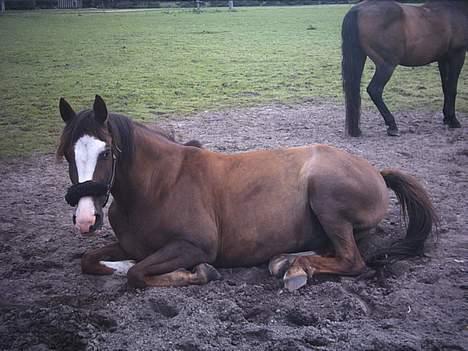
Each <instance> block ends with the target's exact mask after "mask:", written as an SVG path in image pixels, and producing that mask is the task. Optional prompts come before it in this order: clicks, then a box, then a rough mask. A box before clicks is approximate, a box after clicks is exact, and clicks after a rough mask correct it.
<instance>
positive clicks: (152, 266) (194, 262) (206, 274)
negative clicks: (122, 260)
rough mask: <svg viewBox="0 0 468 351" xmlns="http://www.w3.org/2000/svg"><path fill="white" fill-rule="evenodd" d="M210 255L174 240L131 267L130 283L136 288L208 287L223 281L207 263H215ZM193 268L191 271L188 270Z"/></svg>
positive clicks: (195, 247) (191, 245) (181, 241)
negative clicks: (215, 281) (216, 281)
mask: <svg viewBox="0 0 468 351" xmlns="http://www.w3.org/2000/svg"><path fill="white" fill-rule="evenodd" d="M211 256H213V255H209V254H207V253H206V252H205V251H204V250H202V249H201V248H199V247H197V246H195V245H193V244H191V243H189V242H187V241H183V240H180V241H173V242H171V243H169V244H167V245H166V246H164V247H162V248H161V249H159V250H158V251H156V252H155V253H154V254H152V255H150V256H148V257H146V258H145V259H144V260H142V261H140V262H138V263H137V264H136V265H135V266H133V267H132V268H130V270H129V271H128V273H127V279H128V283H129V285H130V286H132V287H136V288H143V287H146V286H184V285H191V284H205V283H207V282H209V281H210V280H215V279H219V278H220V275H219V273H218V272H217V271H216V270H215V269H214V268H213V267H211V266H210V265H209V264H207V262H211V261H213V260H214V258H213V257H211ZM192 267H195V268H194V270H193V271H192V272H189V271H187V270H186V269H187V268H192Z"/></svg>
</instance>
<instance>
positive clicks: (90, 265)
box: [81, 243, 129, 275]
mask: <svg viewBox="0 0 468 351" xmlns="http://www.w3.org/2000/svg"><path fill="white" fill-rule="evenodd" d="M128 259H129V256H128V255H127V254H126V253H125V251H124V250H123V249H122V248H121V247H120V245H119V243H114V244H110V245H107V246H104V247H101V248H100V249H96V250H91V251H88V252H85V253H84V255H83V256H82V257H81V271H82V272H83V273H85V274H98V275H106V274H113V273H114V272H115V271H116V270H118V268H119V267H117V266H115V267H110V265H109V266H106V265H105V264H103V262H102V261H104V260H112V261H121V260H128Z"/></svg>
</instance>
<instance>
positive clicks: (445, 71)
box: [341, 0, 468, 136]
mask: <svg viewBox="0 0 468 351" xmlns="http://www.w3.org/2000/svg"><path fill="white" fill-rule="evenodd" d="M341 36H342V40H343V44H342V54H343V62H342V75H343V88H344V93H345V99H346V132H347V134H349V135H351V136H359V135H361V130H360V128H359V119H360V114H361V93H360V85H361V76H362V71H363V69H364V64H365V62H366V57H367V56H369V57H370V59H371V60H372V61H373V62H374V63H375V73H374V76H373V77H372V80H371V82H370V84H369V86H368V87H367V92H368V93H369V95H370V97H371V99H372V101H373V102H374V104H375V105H376V106H377V108H378V110H379V111H380V113H381V114H382V116H383V118H384V120H385V124H386V125H387V126H388V129H387V133H388V135H392V136H397V135H399V132H398V127H397V124H396V122H395V118H394V117H393V115H392V114H391V112H390V111H389V110H388V108H387V106H386V105H385V103H384V101H383V99H382V94H383V90H384V88H385V85H386V84H387V82H388V81H389V80H390V77H391V76H392V74H393V71H394V70H395V68H396V66H397V65H403V66H423V65H427V64H429V63H431V62H436V61H437V62H438V64H439V71H440V77H441V79H442V90H443V92H444V109H443V112H444V124H447V125H448V126H449V127H450V128H459V127H460V122H459V121H458V120H457V118H456V116H455V97H456V94H457V82H458V77H459V75H460V71H461V69H462V67H463V63H464V61H465V55H466V50H467V49H468V1H465V0H462V1H429V2H427V3H426V4H424V5H422V6H414V5H404V4H399V3H397V2H395V1H373V0H367V1H363V2H361V3H359V4H357V5H356V6H354V7H353V8H351V10H350V11H349V12H348V13H347V14H346V16H345V17H344V20H343V26H342V32H341Z"/></svg>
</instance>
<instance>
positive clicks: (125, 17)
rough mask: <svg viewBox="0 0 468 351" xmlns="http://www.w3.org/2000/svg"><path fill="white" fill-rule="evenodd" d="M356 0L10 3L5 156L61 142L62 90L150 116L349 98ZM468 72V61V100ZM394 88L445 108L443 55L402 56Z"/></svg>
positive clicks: (0, 87) (407, 99) (466, 102)
mask: <svg viewBox="0 0 468 351" xmlns="http://www.w3.org/2000/svg"><path fill="white" fill-rule="evenodd" d="M348 8H349V7H348V6H310V7H290V8H240V9H238V10H237V11H235V12H228V11H227V10H225V9H218V10H216V9H210V10H206V11H204V12H202V13H201V14H197V13H194V12H192V11H189V10H162V9H161V10H156V11H142V12H112V13H103V12H89V11H82V12H62V13H59V12H53V11H38V12H24V13H19V12H16V13H7V14H6V15H5V16H1V17H0V37H1V38H2V45H1V50H0V62H1V64H0V82H1V83H0V135H1V138H0V156H18V155H29V154H31V153H33V152H50V151H52V150H53V149H54V146H55V144H56V140H57V137H58V135H59V132H60V129H61V128H62V123H61V120H60V117H59V114H58V107H57V105H58V99H59V98H60V97H61V96H64V97H66V98H67V99H68V101H69V102H70V103H71V104H72V106H75V107H76V108H77V109H78V108H79V109H80V108H85V107H89V106H90V105H91V103H92V101H93V98H94V95H95V94H100V95H102V96H103V97H104V99H105V100H106V101H107V103H108V105H109V106H110V108H111V110H113V111H118V112H123V113H126V114H128V115H130V116H133V117H135V118H137V119H139V120H144V121H155V120H158V119H159V118H163V117H165V116H170V117H172V116H177V115H181V114H190V113H193V112H196V111H199V110H207V109H208V110H209V109H220V108H225V107H235V106H246V105H258V104H265V103H269V102H272V101H282V102H300V101H301V100H304V99H308V98H320V99H324V100H332V101H336V103H337V104H343V97H342V92H341V73H340V69H341V68H340V62H341V50H340V45H341V42H340V41H341V39H340V30H341V21H342V17H343V15H344V14H345V13H346V11H347V9H348ZM372 69H373V67H372V65H370V64H368V65H367V68H366V72H365V76H364V81H365V82H366V84H367V81H368V80H369V79H370V77H371V72H372ZM467 78H468V69H467V68H466V67H465V68H464V71H463V72H462V75H461V77H460V82H459V93H458V101H457V109H458V111H463V112H468V87H467V84H466V81H467ZM363 96H364V103H365V104H367V106H370V103H369V99H368V97H367V95H366V94H363ZM385 97H386V101H387V102H388V104H389V107H390V109H392V110H393V111H396V110H405V109H430V110H438V109H440V108H441V105H442V101H443V99H442V94H441V87H440V80H439V75H438V71H437V68H436V66H435V65H431V66H428V67H424V68H415V69H410V68H403V67H399V68H398V70H397V73H396V74H395V75H394V77H393V78H392V80H391V82H390V83H389V85H388V86H387V89H386V94H385ZM343 118H344V116H343Z"/></svg>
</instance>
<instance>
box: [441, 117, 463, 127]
mask: <svg viewBox="0 0 468 351" xmlns="http://www.w3.org/2000/svg"><path fill="white" fill-rule="evenodd" d="M444 124H447V125H448V127H449V128H461V124H460V122H458V119H456V118H455V119H451V120H448V121H447V122H446V121H445V119H444Z"/></svg>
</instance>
